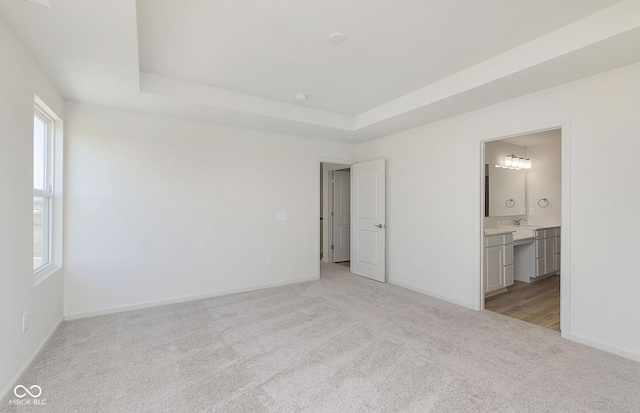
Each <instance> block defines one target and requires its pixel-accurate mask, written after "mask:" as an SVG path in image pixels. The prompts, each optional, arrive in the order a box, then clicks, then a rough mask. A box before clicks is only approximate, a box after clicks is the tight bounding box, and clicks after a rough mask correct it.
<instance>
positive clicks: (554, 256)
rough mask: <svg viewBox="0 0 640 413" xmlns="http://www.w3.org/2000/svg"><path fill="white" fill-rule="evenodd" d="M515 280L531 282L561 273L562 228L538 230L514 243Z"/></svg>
mask: <svg viewBox="0 0 640 413" xmlns="http://www.w3.org/2000/svg"><path fill="white" fill-rule="evenodd" d="M514 270H515V279H516V280H518V281H523V282H527V283H529V282H531V281H533V280H535V279H536V278H539V277H544V276H547V275H552V274H557V273H559V272H560V227H549V228H537V229H536V230H535V231H534V232H533V237H531V238H524V239H519V240H517V241H515V243H514Z"/></svg>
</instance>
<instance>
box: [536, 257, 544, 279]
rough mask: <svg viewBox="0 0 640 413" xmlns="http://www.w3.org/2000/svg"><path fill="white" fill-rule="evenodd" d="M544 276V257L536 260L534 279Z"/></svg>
mask: <svg viewBox="0 0 640 413" xmlns="http://www.w3.org/2000/svg"><path fill="white" fill-rule="evenodd" d="M544 274H545V272H544V257H542V258H536V277H540V276H541V275H544Z"/></svg>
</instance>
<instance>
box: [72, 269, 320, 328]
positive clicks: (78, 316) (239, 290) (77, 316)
mask: <svg viewBox="0 0 640 413" xmlns="http://www.w3.org/2000/svg"><path fill="white" fill-rule="evenodd" d="M317 279H318V277H317V276H314V277H305V278H297V279H295V280H286V281H280V282H276V283H268V284H260V285H255V286H252V287H245V288H234V289H230V290H222V291H214V292H211V293H204V294H195V295H186V296H182V297H175V298H167V299H161V300H153V301H145V302H142V303H136V304H129V305H123V306H114V307H107V308H101V309H98V310H91V311H80V312H77V313H71V314H65V317H64V319H65V320H66V321H71V320H79V319H82V318H89V317H96V316H100V315H107V314H115V313H122V312H125V311H132V310H141V309H144V308H151V307H159V306H161V305H167V304H177V303H184V302H187V301H195V300H202V299H203V298H211V297H218V296H221V295H229V294H237V293H244V292H247V291H256V290H263V289H265V288H273V287H280V286H283V285H290V284H297V283H302V282H308V281H315V280H317Z"/></svg>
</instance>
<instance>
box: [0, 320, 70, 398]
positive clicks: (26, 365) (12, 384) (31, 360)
mask: <svg viewBox="0 0 640 413" xmlns="http://www.w3.org/2000/svg"><path fill="white" fill-rule="evenodd" d="M63 321H64V317H60V320H58V322H57V323H56V324H55V325H54V326H53V327H52V328H51V330H49V332H48V333H47V335H46V336H45V338H44V340H42V343H40V345H39V346H38V348H36V350H35V351H34V353H33V354H32V355H31V357H30V358H29V359H28V360H27V361H26V362H25V363H24V364H23V365H22V367H21V368H20V370H18V372H17V373H16V375H15V376H13V379H11V381H10V382H9V385H8V386H7V387H6V388H5V389H4V390H2V393H0V410H2V409H3V408H4V406H6V404H7V403H8V402H9V399H10V398H11V395H12V394H13V389H14V387H15V386H17V385H18V384H19V383H20V381H21V380H22V379H23V378H24V376H25V375H26V373H27V372H28V371H29V370H30V369H31V367H33V364H34V363H35V361H36V360H37V359H38V357H40V354H42V351H43V350H44V349H45V347H47V344H49V342H50V341H51V339H52V338H53V336H54V335H55V334H56V332H57V331H58V329H59V328H60V326H62V323H63ZM36 384H37V383H36Z"/></svg>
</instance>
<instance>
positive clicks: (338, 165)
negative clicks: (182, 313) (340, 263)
mask: <svg viewBox="0 0 640 413" xmlns="http://www.w3.org/2000/svg"><path fill="white" fill-rule="evenodd" d="M355 163H356V161H351V160H346V159H331V158H324V157H319V158H318V162H317V163H316V173H317V175H316V182H315V185H314V187H315V188H316V215H315V216H316V217H320V191H322V210H323V211H325V212H327V211H329V201H330V199H329V198H330V193H331V191H330V190H329V182H328V179H329V176H328V175H329V172H330V171H333V170H339V169H344V168H350V167H351V166H352V165H353V164H355ZM322 164H331V165H332V166H331V168H328V169H326V170H325V168H320V167H321V166H322ZM321 173H322V182H323V185H322V187H320V174H321ZM316 219H318V218H316ZM329 221H330V220H328V219H324V217H323V219H322V229H321V228H320V225H316V231H315V232H314V233H315V237H316V260H317V269H318V273H317V276H318V278H320V263H321V262H322V261H324V262H330V261H329V260H328V257H329V254H328V253H327V252H328V251H327V250H326V249H325V248H324V247H325V246H327V244H328V242H329V235H330V233H329V228H328V227H329ZM316 222H317V221H316ZM320 231H323V232H324V234H323V235H324V237H323V238H324V244H325V245H324V246H323V251H324V256H323V258H322V259H320ZM328 245H331V244H328Z"/></svg>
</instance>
